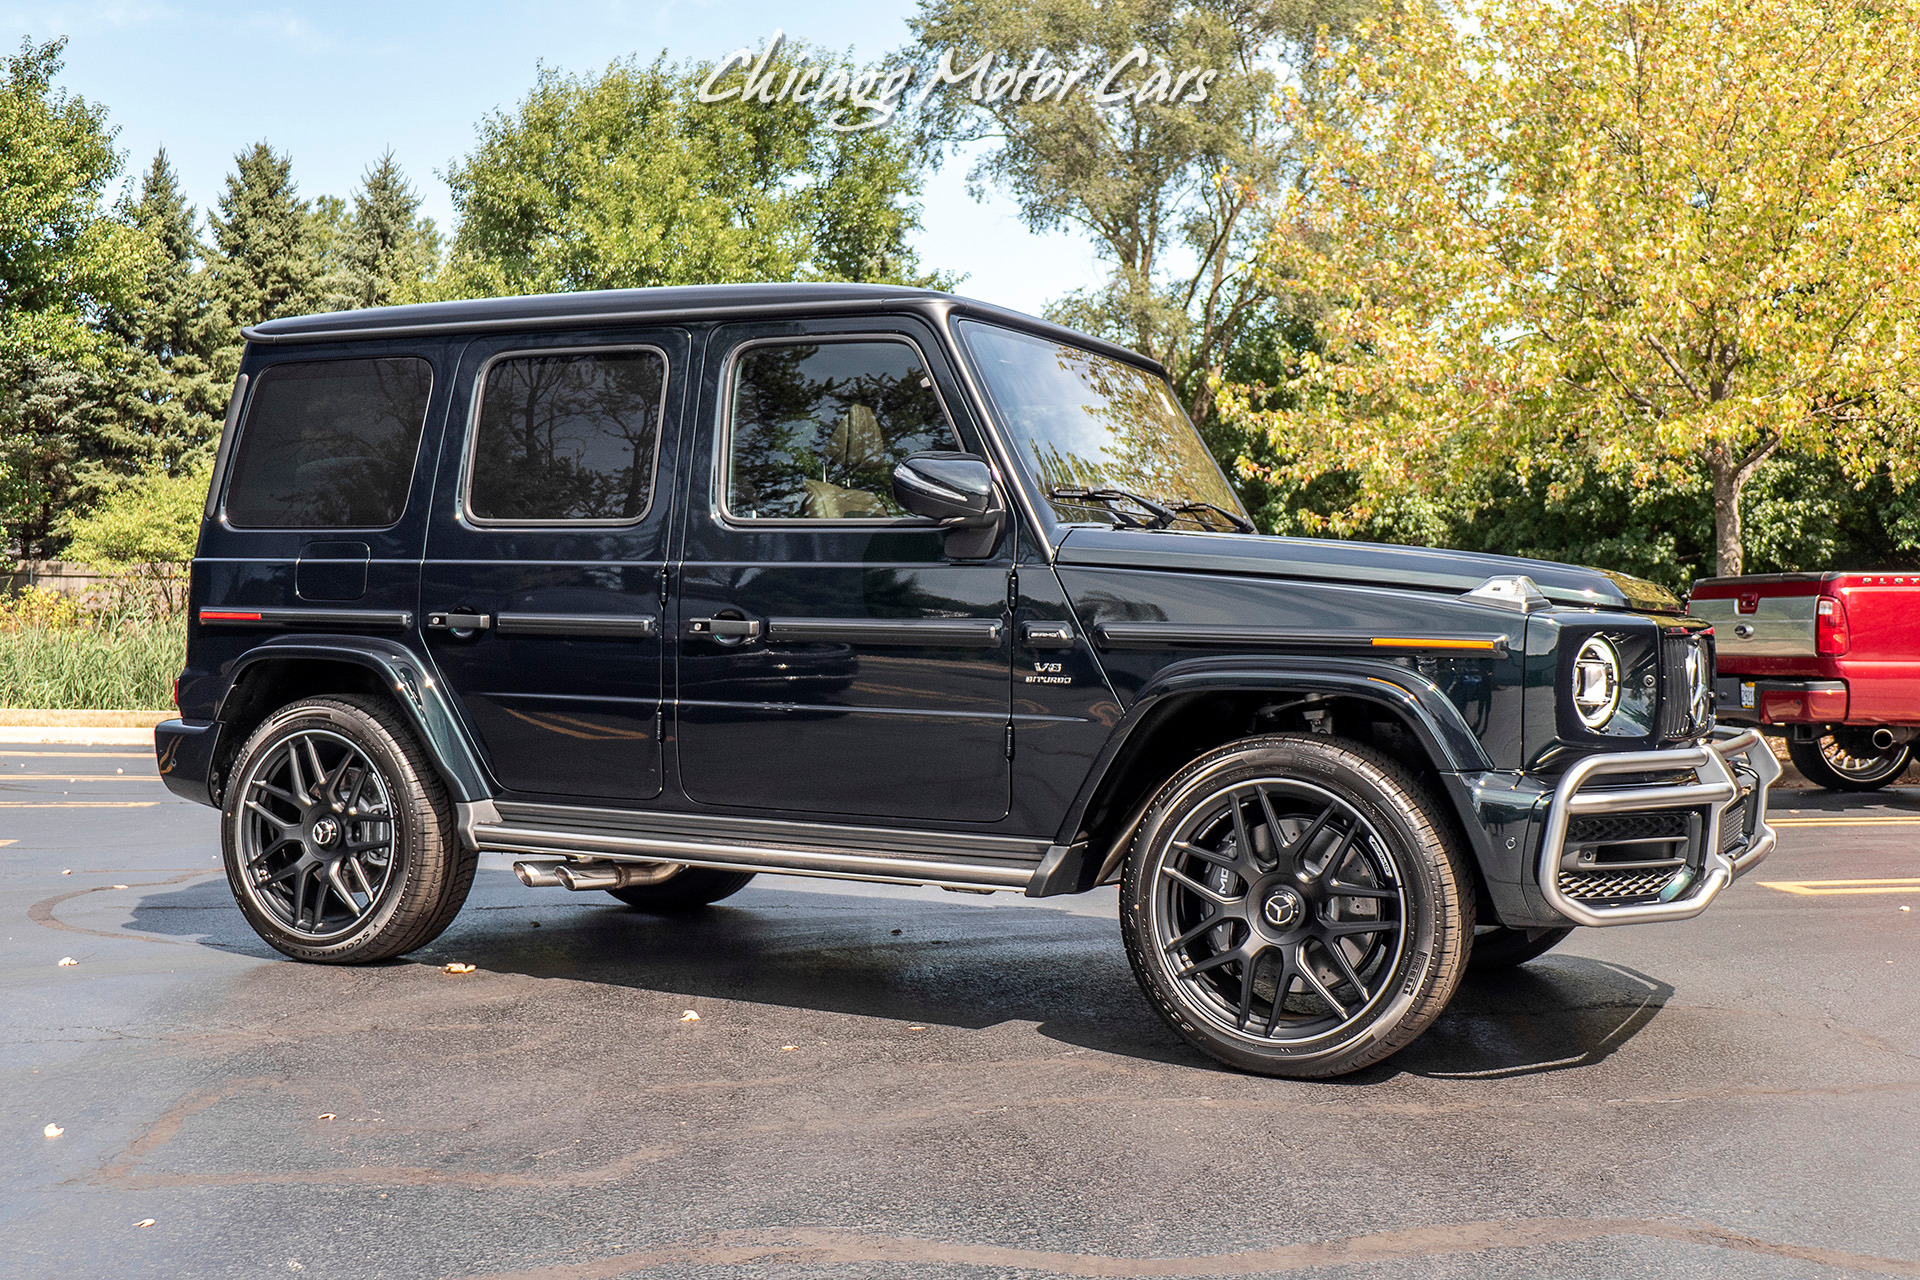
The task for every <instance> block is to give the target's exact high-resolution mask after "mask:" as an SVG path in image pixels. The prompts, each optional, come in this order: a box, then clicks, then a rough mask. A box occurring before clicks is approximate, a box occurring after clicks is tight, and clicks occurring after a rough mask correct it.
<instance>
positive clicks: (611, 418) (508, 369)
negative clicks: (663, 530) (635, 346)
mask: <svg viewBox="0 0 1920 1280" xmlns="http://www.w3.org/2000/svg"><path fill="white" fill-rule="evenodd" d="M666 377H667V366H666V361H665V360H664V359H663V358H662V357H661V355H660V353H659V352H657V351H607V352H593V353H588V354H570V355H550V356H511V357H508V358H507V359H504V360H496V361H494V362H493V364H492V365H490V366H488V368H487V381H486V386H485V387H484V388H482V390H481V394H480V422H479V426H478V428H477V429H476V432H475V436H474V443H473V481H472V485H471V487H470V489H469V491H468V496H467V509H468V511H469V512H470V513H471V514H472V515H473V516H474V517H475V518H477V519H481V520H609V521H620V520H638V519H639V518H640V517H641V516H642V515H643V514H645V513H646V510H647V504H648V502H649V500H650V498H651V496H652V493H653V465H654V451H655V445H656V444H657V443H658V442H659V439H660V404H661V393H662V390H663V388H664V387H665V385H666Z"/></svg>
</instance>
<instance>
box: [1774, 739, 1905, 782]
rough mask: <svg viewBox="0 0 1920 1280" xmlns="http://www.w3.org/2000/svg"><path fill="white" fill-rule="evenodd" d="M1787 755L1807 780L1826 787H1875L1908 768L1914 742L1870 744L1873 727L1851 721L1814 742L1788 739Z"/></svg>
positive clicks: (1891, 780)
mask: <svg viewBox="0 0 1920 1280" xmlns="http://www.w3.org/2000/svg"><path fill="white" fill-rule="evenodd" d="M1787 755H1788V756H1789V757H1791V758H1792V760H1793V767H1794V768H1796V769H1798V770H1799V771H1800V772H1801V773H1802V774H1803V775H1805V777H1806V779H1807V781H1808V782H1811V783H1812V784H1813V785H1814V786H1816V787H1825V788H1826V789H1827V790H1829V791H1878V790H1879V789H1880V788H1881V787H1884V786H1887V785H1889V784H1890V783H1892V782H1893V781H1894V780H1896V779H1897V778H1899V776H1900V775H1901V774H1903V773H1905V772H1906V771H1907V765H1908V764H1909V763H1910V762H1911V761H1912V760H1913V744H1911V743H1907V742H1896V743H1894V744H1893V745H1892V746H1888V747H1876V746H1874V745H1873V730H1872V729H1871V728H1868V727H1864V726H1861V727H1855V726H1852V725H1847V726H1843V727H1841V728H1838V729H1835V730H1834V731H1833V732H1832V733H1829V734H1827V735H1826V736H1825V737H1822V738H1819V739H1816V740H1815V741H1813V742H1802V741H1800V740H1799V739H1798V738H1789V739H1787Z"/></svg>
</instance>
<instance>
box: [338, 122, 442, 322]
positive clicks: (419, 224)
mask: <svg viewBox="0 0 1920 1280" xmlns="http://www.w3.org/2000/svg"><path fill="white" fill-rule="evenodd" d="M339 257H340V270H339V273H338V275H337V276H336V277H335V280H334V289H333V292H332V293H331V294H330V296H329V298H328V305H329V306H332V307H335V308H338V309H340V310H343V311H344V310H350V309H352V308H356V307H386V306H392V305H393V304H395V303H399V302H411V301H414V300H416V299H419V298H421V297H423V296H424V295H425V294H426V292H427V288H428V281H429V280H430V279H431V278H432V276H433V274H434V272H435V271H436V270H437V269H438V267H439V264H440V232H439V229H438V228H436V227H435V226H434V225H433V219H431V218H423V217H421V216H420V196H419V195H418V193H416V192H415V191H414V189H413V187H412V185H411V184H410V183H408V181H407V177H406V174H404V173H402V172H401V170H400V166H399V164H398V163H396V162H395V160H394V158H393V152H391V151H388V152H387V153H386V154H385V155H382V156H381V157H380V162H379V163H378V164H376V165H375V166H374V167H373V168H371V169H369V170H368V171H367V172H366V173H365V175H363V176H362V177H361V179H360V189H359V190H358V191H356V192H354V195H353V216H352V221H351V223H350V224H349V225H348V227H347V228H346V231H345V234H344V236H343V237H342V241H341V245H340V252H339Z"/></svg>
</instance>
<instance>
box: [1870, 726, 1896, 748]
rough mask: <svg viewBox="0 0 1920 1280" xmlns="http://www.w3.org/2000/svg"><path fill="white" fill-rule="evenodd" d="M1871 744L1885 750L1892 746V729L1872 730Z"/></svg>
mask: <svg viewBox="0 0 1920 1280" xmlns="http://www.w3.org/2000/svg"><path fill="white" fill-rule="evenodd" d="M1873 745H1874V746H1876V747H1878V748H1879V749H1880V750H1882V751H1885V750H1887V749H1888V748H1890V747H1892V746H1893V730H1891V729H1875V730H1874V731H1873Z"/></svg>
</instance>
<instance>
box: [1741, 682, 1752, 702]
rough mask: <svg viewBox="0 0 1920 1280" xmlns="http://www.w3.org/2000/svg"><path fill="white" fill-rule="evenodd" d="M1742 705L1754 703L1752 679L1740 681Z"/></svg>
mask: <svg viewBox="0 0 1920 1280" xmlns="http://www.w3.org/2000/svg"><path fill="white" fill-rule="evenodd" d="M1740 705H1741V706H1743V707H1751V706H1752V705H1753V682H1752V681H1750V680H1742V681H1741V682H1740Z"/></svg>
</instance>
